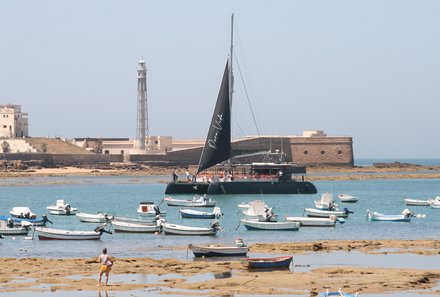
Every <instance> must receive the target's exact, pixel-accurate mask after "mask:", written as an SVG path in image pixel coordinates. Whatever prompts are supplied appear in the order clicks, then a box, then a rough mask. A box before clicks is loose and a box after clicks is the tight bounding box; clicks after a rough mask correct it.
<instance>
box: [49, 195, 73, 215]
mask: <svg viewBox="0 0 440 297" xmlns="http://www.w3.org/2000/svg"><path fill="white" fill-rule="evenodd" d="M46 208H47V210H49V212H50V214H53V215H75V214H76V213H77V212H78V209H77V208H74V207H72V206H71V205H70V204H68V203H65V202H64V200H61V199H60V200H57V201H56V203H55V205H49V206H48V207H46Z"/></svg>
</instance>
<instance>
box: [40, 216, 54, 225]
mask: <svg viewBox="0 0 440 297" xmlns="http://www.w3.org/2000/svg"><path fill="white" fill-rule="evenodd" d="M42 218H43V225H46V223H47V222H49V223H51V224H53V222H52V221H51V220H49V218H48V217H47V215H45V214H44V215H42Z"/></svg>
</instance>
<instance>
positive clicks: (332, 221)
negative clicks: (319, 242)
mask: <svg viewBox="0 0 440 297" xmlns="http://www.w3.org/2000/svg"><path fill="white" fill-rule="evenodd" d="M286 221H287V222H298V223H299V224H300V226H301V227H334V226H335V225H336V222H337V221H338V218H337V217H336V216H330V217H329V218H309V217H286ZM341 222H342V221H341Z"/></svg>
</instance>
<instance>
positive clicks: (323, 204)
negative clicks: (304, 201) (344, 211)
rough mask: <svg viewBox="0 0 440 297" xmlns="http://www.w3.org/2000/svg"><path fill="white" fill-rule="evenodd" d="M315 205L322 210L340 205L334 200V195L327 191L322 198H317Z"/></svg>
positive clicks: (333, 208)
mask: <svg viewBox="0 0 440 297" xmlns="http://www.w3.org/2000/svg"><path fill="white" fill-rule="evenodd" d="M314 202H315V207H316V208H317V209H322V210H335V209H336V208H337V207H338V205H337V204H336V203H335V202H334V201H333V195H332V194H331V193H329V192H325V193H324V194H322V195H321V199H320V200H315V201H314Z"/></svg>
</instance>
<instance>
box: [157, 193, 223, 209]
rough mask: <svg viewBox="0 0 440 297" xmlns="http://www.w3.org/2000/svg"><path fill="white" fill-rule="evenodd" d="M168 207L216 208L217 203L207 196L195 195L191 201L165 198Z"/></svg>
mask: <svg viewBox="0 0 440 297" xmlns="http://www.w3.org/2000/svg"><path fill="white" fill-rule="evenodd" d="M163 200H164V201H165V202H166V204H167V205H168V206H185V207H214V206H215V201H214V200H212V199H211V198H208V197H206V195H203V196H200V195H195V196H194V197H193V198H192V199H191V200H183V199H174V198H172V197H165V198H164V199H163Z"/></svg>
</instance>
